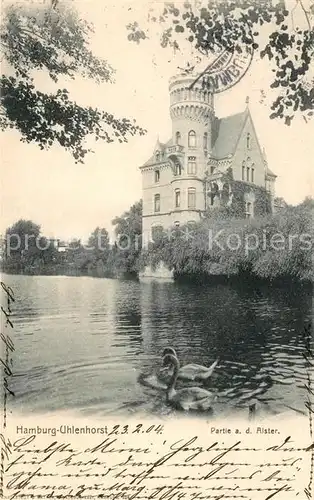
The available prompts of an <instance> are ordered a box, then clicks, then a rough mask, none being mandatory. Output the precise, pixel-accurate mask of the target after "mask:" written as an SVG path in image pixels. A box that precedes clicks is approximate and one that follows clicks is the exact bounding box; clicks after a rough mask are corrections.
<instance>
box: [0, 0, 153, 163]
mask: <svg viewBox="0 0 314 500" xmlns="http://www.w3.org/2000/svg"><path fill="white" fill-rule="evenodd" d="M92 30H93V27H92V26H91V25H89V24H88V23H86V22H85V21H84V20H83V19H81V18H80V17H79V16H78V14H77V12H76V11H75V9H74V8H73V7H72V8H69V7H68V6H66V5H65V4H63V3H61V2H60V1H58V0H52V1H50V0H49V1H48V0H47V1H46V2H44V4H43V5H39V4H36V3H33V2H24V4H22V5H21V4H20V3H19V4H15V3H14V4H13V3H12V4H11V5H9V6H8V7H7V8H6V9H3V13H2V26H1V37H0V43H1V48H2V54H3V57H4V60H5V63H6V64H4V63H3V62H2V71H3V74H2V75H1V81H0V84H1V113H0V127H1V129H2V130H5V129H7V128H16V129H17V130H18V131H19V132H20V134H21V140H22V141H24V142H36V143H38V145H39V146H40V148H41V149H47V148H49V147H51V146H52V145H53V144H58V145H60V146H62V147H63V148H65V149H66V150H68V151H70V153H71V154H72V155H73V157H74V159H75V160H76V162H82V161H83V158H84V156H85V155H86V153H87V152H88V151H90V149H87V148H86V147H84V139H85V138H86V137H87V136H88V135H89V134H93V135H95V136H96V140H98V139H102V140H104V141H106V142H112V141H114V140H118V141H119V142H126V141H127V140H128V137H129V136H130V135H134V134H137V133H139V134H144V133H145V131H144V130H143V129H142V128H141V127H139V126H138V125H136V123H135V122H134V121H131V120H129V119H126V118H122V119H119V118H116V117H114V116H113V115H112V114H111V113H108V112H106V111H103V110H99V109H97V108H92V107H83V106H80V105H78V104H77V103H76V102H74V101H71V99H70V97H69V92H68V90H67V89H65V88H63V89H62V88H58V89H57V90H56V92H55V93H45V92H42V91H40V90H38V89H37V88H36V84H35V79H34V78H33V75H34V74H36V72H38V71H40V72H46V73H48V75H49V77H50V78H51V79H52V81H53V82H55V83H57V82H58V80H59V78H60V77H62V76H63V77H68V78H71V79H74V78H75V77H76V76H77V75H81V76H83V77H85V78H89V79H92V80H94V81H96V82H97V83H103V82H109V83H110V82H111V83H112V82H113V74H114V70H113V68H112V67H111V66H110V65H109V63H108V62H107V61H103V60H101V59H99V58H97V57H95V56H94V55H93V53H92V52H91V51H90V49H89V46H88V43H89V36H90V34H91V33H92Z"/></svg>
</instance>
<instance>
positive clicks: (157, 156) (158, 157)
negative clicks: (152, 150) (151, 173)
mask: <svg viewBox="0 0 314 500" xmlns="http://www.w3.org/2000/svg"><path fill="white" fill-rule="evenodd" d="M159 159H160V153H159V151H157V152H156V161H159Z"/></svg>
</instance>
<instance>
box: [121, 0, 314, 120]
mask: <svg viewBox="0 0 314 500" xmlns="http://www.w3.org/2000/svg"><path fill="white" fill-rule="evenodd" d="M164 5H165V7H164V10H163V12H162V14H161V15H158V14H156V13H155V12H154V9H152V10H151V12H150V14H149V21H150V22H151V23H154V24H156V23H158V25H159V26H160V30H161V32H160V37H161V45H162V47H167V46H171V47H173V48H174V50H175V51H180V50H181V48H182V46H184V43H186V42H188V43H189V44H190V45H191V46H192V47H194V48H195V49H196V51H197V53H198V57H197V58H196V61H200V60H201V58H202V57H203V58H204V57H205V58H207V56H209V55H213V54H217V52H218V53H221V52H222V51H226V52H229V53H232V52H234V51H237V52H242V51H243V49H244V47H248V48H249V49H250V50H251V51H254V53H255V55H256V54H259V57H260V58H261V59H263V58H268V60H269V69H270V71H271V74H272V75H273V76H272V81H271V84H270V87H271V88H272V89H275V91H276V92H277V97H276V98H275V99H274V100H273V102H272V104H271V113H270V118H280V119H283V120H284V122H285V124H287V125H290V123H291V121H292V119H293V118H294V116H295V115H296V114H299V115H301V116H303V117H304V119H305V120H306V121H307V120H308V118H310V117H311V116H312V115H313V108H314V79H313V76H314V75H313V60H314V30H313V19H314V4H313V3H312V4H311V5H310V6H309V9H308V10H307V9H306V8H305V7H304V5H303V2H302V0H295V5H294V7H293V8H292V9H291V10H290V11H289V10H288V9H287V7H286V6H285V2H284V1H283V0H277V3H276V2H273V1H271V0H265V1H263V2H262V1H260V0H237V1H232V0H220V1H214V0H210V1H209V2H208V4H207V6H206V7H205V6H200V7H199V8H198V7H197V6H195V2H194V5H192V2H189V1H185V2H184V4H178V3H175V4H174V3H165V4H164ZM297 10H298V11H299V12H298V15H299V16H300V15H301V14H302V15H303V19H304V27H303V28H302V29H301V28H300V27H298V26H296V25H295V17H296V11H297ZM267 25H268V28H267ZM127 29H128V32H129V35H128V39H129V40H131V41H135V42H137V43H139V42H140V41H141V40H143V39H145V38H147V37H148V32H147V30H146V32H145V31H144V30H143V29H142V28H141V27H140V26H139V24H138V23H137V22H134V23H132V24H129V25H128V26H127ZM194 62H195V61H191V64H189V65H188V66H189V68H190V69H191V68H192V69H193V63H194ZM207 64H208V62H207ZM204 69H205V68H204ZM204 83H205V80H204Z"/></svg>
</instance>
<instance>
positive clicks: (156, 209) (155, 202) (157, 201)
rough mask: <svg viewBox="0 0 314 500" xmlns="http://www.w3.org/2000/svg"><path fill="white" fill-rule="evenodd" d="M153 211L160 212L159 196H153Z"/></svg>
mask: <svg viewBox="0 0 314 500" xmlns="http://www.w3.org/2000/svg"><path fill="white" fill-rule="evenodd" d="M154 211H155V212H160V194H155V197H154Z"/></svg>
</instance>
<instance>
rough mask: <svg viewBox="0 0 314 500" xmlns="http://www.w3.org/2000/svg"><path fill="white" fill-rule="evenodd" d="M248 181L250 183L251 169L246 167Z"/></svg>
mask: <svg viewBox="0 0 314 500" xmlns="http://www.w3.org/2000/svg"><path fill="white" fill-rule="evenodd" d="M246 181H247V182H250V167H246Z"/></svg>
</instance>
